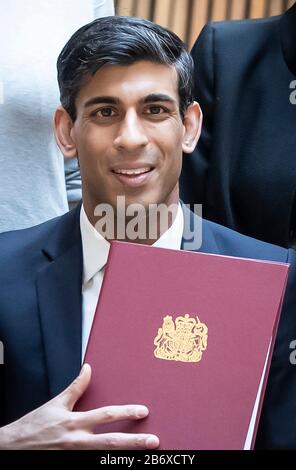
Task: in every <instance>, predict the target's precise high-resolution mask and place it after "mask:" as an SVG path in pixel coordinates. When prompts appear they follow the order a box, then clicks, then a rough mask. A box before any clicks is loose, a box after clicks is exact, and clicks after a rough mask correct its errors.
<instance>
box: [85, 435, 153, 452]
mask: <svg viewBox="0 0 296 470" xmlns="http://www.w3.org/2000/svg"><path fill="white" fill-rule="evenodd" d="M85 445H86V446H89V447H88V448H89V449H97V450H137V449H156V448H157V447H158V446H159V439H158V437H157V436H155V435H154V434H127V433H106V434H93V435H89V436H88V439H87V443H86V444H85Z"/></svg>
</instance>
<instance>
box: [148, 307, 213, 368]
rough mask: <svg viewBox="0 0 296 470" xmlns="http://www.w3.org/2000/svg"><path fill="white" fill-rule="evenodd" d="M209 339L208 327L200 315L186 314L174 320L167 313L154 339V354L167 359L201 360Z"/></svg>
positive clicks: (181, 360) (182, 360)
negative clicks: (193, 316) (191, 315)
mask: <svg viewBox="0 0 296 470" xmlns="http://www.w3.org/2000/svg"><path fill="white" fill-rule="evenodd" d="M207 340H208V327H207V325H205V324H204V323H201V322H200V321H199V318H198V317H196V318H192V317H189V315H188V314H186V315H185V316H184V317H182V316H180V317H177V318H176V321H175V322H174V320H173V318H172V317H171V316H170V315H166V316H165V317H164V319H163V324H162V327H161V328H159V329H158V334H157V336H156V338H155V340H154V345H155V346H156V348H155V350H154V356H155V357H157V358H159V359H165V360H167V361H180V362H199V361H200V360H201V358H202V353H203V351H205V349H206V347H207Z"/></svg>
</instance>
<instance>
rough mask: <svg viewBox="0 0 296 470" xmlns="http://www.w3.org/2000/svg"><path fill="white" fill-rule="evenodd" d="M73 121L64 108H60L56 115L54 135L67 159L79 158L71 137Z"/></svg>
mask: <svg viewBox="0 0 296 470" xmlns="http://www.w3.org/2000/svg"><path fill="white" fill-rule="evenodd" d="M73 125H74V124H73V121H72V119H71V118H70V116H69V114H68V113H67V111H66V110H65V108H63V107H62V106H59V107H58V108H57V110H56V112H55V115H54V133H55V138H56V141H57V144H58V146H59V148H60V151H61V152H62V154H63V155H64V157H65V158H75V157H76V156H77V149H76V145H75V143H74V141H73V139H72V136H71V130H72V128H73Z"/></svg>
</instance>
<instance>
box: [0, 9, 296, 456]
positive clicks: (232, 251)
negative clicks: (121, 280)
mask: <svg viewBox="0 0 296 470" xmlns="http://www.w3.org/2000/svg"><path fill="white" fill-rule="evenodd" d="M58 80H59V86H60V91H61V103H62V106H61V107H60V108H59V109H58V110H57V111H56V114H55V132H56V138H57V142H58V144H59V146H60V148H61V150H62V152H63V154H64V155H65V156H66V157H73V156H74V155H76V154H77V156H78V158H79V162H80V169H81V176H82V182H83V184H82V191H83V205H82V206H81V207H78V208H76V209H74V210H73V211H71V212H70V213H68V214H66V215H64V216H62V217H60V218H56V219H53V220H50V221H48V222H46V223H44V224H42V225H39V226H38V227H34V228H31V229H27V230H22V231H17V232H10V233H6V234H3V235H1V236H0V260H1V264H2V266H1V269H0V276H1V277H0V286H1V287H0V289H1V290H0V312H1V316H0V338H1V340H2V341H3V343H4V352H5V355H4V359H5V365H4V366H3V367H4V385H3V389H2V392H3V401H2V403H3V406H2V407H1V408H2V410H1V411H2V415H3V416H2V424H3V425H5V426H4V427H3V428H2V429H0V443H1V444H0V447H1V448H6V449H9V448H21V449H22V448H25V449H26V448H33V449H38V448H68V449H69V448H81V449H102V448H103V449H109V448H113V449H114V448H118V449H130V448H150V449H152V448H155V447H157V446H158V444H159V441H158V437H157V436H153V435H128V434H111V435H110V434H100V435H94V434H93V429H94V427H95V426H96V424H98V423H104V422H110V421H115V420H120V419H126V418H129V419H141V418H143V417H145V416H146V415H147V413H148V410H147V408H145V406H143V404H138V405H133V404H127V405H126V406H121V407H117V406H113V404H112V403H111V404H110V407H107V408H104V409H98V410H91V411H89V412H86V413H81V412H79V413H78V412H72V409H73V407H74V405H75V403H76V402H77V400H78V399H79V397H80V396H81V395H82V394H83V393H84V391H85V390H86V388H87V386H88V384H89V382H90V374H91V371H90V368H89V366H88V365H86V366H84V368H83V369H82V371H81V373H80V376H79V377H78V378H77V379H76V380H75V381H74V382H72V384H71V385H70V386H69V383H70V382H71V381H73V379H74V378H75V377H76V376H77V375H78V372H79V369H80V366H81V362H82V361H83V356H84V351H85V347H86V343H87V340H88V335H89V330H90V326H91V322H92V319H93V315H94V311H95V306H96V300H97V296H98V292H99V291H100V286H101V282H102V278H103V271H104V266H105V264H106V260H107V256H108V249H109V242H108V240H107V239H105V238H104V237H103V236H102V235H101V234H99V233H98V232H97V230H95V228H94V226H95V225H96V224H97V223H98V222H100V220H101V219H102V215H99V216H97V213H98V212H97V207H98V205H100V204H108V205H109V206H111V207H113V208H115V209H116V208H117V196H118V195H120V196H122V197H124V198H125V207H129V206H130V205H132V204H134V203H137V204H141V207H144V209H145V211H146V212H145V214H146V213H147V218H148V217H149V216H148V211H147V209H148V207H149V205H150V204H155V205H157V206H158V205H160V204H163V205H165V206H169V205H175V207H177V212H175V214H174V217H173V219H172V220H171V222H170V226H169V227H167V230H165V229H163V228H161V225H159V224H158V221H157V220H156V221H154V222H152V221H151V220H148V225H149V223H150V225H151V224H152V223H154V226H153V227H152V229H154V232H155V233H156V235H155V237H154V238H149V237H148V236H145V235H144V236H142V237H139V239H138V240H132V241H133V242H134V241H141V242H142V243H148V244H152V243H154V242H155V240H156V243H155V244H157V245H158V246H162V247H167V248H172V247H173V248H181V246H183V245H184V237H183V233H184V232H185V231H186V227H187V226H188V223H189V222H190V221H192V220H194V219H195V217H196V216H195V215H194V214H193V213H190V211H189V210H188V209H186V208H185V207H183V208H181V205H180V203H179V190H178V179H179V175H180V171H181V160H182V151H184V152H192V150H193V148H194V147H195V145H196V143H197V140H198V138H199V134H200V128H201V112H200V108H199V105H198V104H197V103H195V102H194V101H193V99H192V86H191V84H192V60H191V58H190V55H189V54H188V52H187V50H186V48H185V46H184V44H183V43H182V42H181V41H180V39H179V38H178V37H177V36H176V35H175V34H173V33H171V32H169V31H167V30H166V29H164V28H161V27H160V26H157V25H154V24H153V23H151V22H149V21H144V20H140V19H136V18H125V17H109V18H105V19H99V20H96V21H94V22H93V23H90V24H89V25H86V26H84V27H83V28H81V29H80V30H78V31H77V32H76V33H75V34H74V35H73V36H72V38H71V39H70V41H69V42H68V43H67V44H66V46H65V47H64V49H63V51H62V52H61V54H60V56H59V59H58ZM119 219H120V217H119ZM115 222H118V220H116V221H115ZM96 227H97V225H96ZM152 232H153V230H152ZM196 236H197V234H196ZM202 237H203V238H202V246H201V250H202V251H204V252H209V253H219V254H223V255H233V256H242V257H249V258H261V259H268V260H276V261H284V262H290V263H292V271H291V275H290V281H289V286H288V291H287V295H286V301H285V307H284V312H283V315H282V322H281V326H280V330H279V335H278V341H277V347H276V351H275V354H274V362H273V366H272V370H271V374H270V381H269V388H268V393H267V398H266V401H265V410H264V413H263V418H262V424H261V430H260V435H261V439H262V445H265V446H281V445H283V446H293V445H295V442H294V440H293V438H292V436H290V435H289V431H290V428H291V429H292V427H293V425H294V423H295V416H296V414H295V413H294V414H291V411H293V410H292V407H293V404H291V403H290V401H289V402H285V401H283V400H282V396H281V393H280V392H279V390H281V387H286V388H285V390H286V392H285V394H293V393H295V390H296V382H295V378H294V377H293V376H291V377H290V376H289V374H290V375H292V374H291V372H292V371H291V368H290V364H289V363H288V357H289V350H288V347H289V344H290V341H291V340H292V339H294V336H293V334H294V332H295V333H296V328H295V321H296V320H295V315H294V310H293V309H294V305H295V300H296V299H295V289H293V286H292V284H293V282H294V281H293V279H295V272H294V271H295V265H296V263H295V253H294V252H293V251H286V250H285V249H282V248H280V247H276V246H272V245H268V244H265V243H263V242H258V241H256V240H253V239H249V238H247V237H244V236H241V235H239V234H237V233H235V232H233V231H231V230H229V229H226V228H224V227H221V226H219V225H216V224H213V223H211V222H207V221H204V223H203V233H202ZM107 238H108V237H107ZM110 238H112V237H109V239H110ZM115 238H116V236H115ZM117 238H118V237H117ZM125 240H126V241H129V240H130V237H129V236H127V235H125ZM131 262H132V260H131ZM143 269H145V268H144V267H143ZM294 376H295V374H294ZM286 382H288V383H287V384H286ZM293 401H294V400H293ZM38 407H39V408H38ZM32 410H33V411H32ZM282 421H284V422H282ZM11 422H12V423H11ZM7 423H11V424H7ZM260 435H259V437H260Z"/></svg>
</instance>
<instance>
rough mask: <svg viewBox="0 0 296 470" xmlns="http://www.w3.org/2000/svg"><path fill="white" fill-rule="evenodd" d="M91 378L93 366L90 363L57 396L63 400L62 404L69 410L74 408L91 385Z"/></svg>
mask: <svg viewBox="0 0 296 470" xmlns="http://www.w3.org/2000/svg"><path fill="white" fill-rule="evenodd" d="M90 378H91V367H90V365H89V364H84V365H83V366H82V368H81V370H80V374H79V375H78V377H76V379H75V380H74V381H73V382H72V383H71V384H70V385H69V387H67V388H66V389H65V390H64V391H63V392H62V393H60V395H59V396H58V397H57V398H59V399H60V400H61V402H62V404H63V405H64V406H65V407H66V408H68V409H69V410H71V411H72V410H73V408H74V405H75V403H76V402H77V401H78V400H79V398H80V397H82V395H83V394H84V392H85V390H86V389H87V387H88V386H89V383H90Z"/></svg>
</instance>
